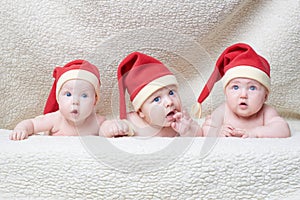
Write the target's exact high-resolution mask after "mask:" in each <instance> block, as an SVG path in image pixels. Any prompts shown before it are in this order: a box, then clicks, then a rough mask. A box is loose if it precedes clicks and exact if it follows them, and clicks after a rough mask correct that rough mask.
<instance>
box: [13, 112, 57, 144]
mask: <svg viewBox="0 0 300 200" xmlns="http://www.w3.org/2000/svg"><path fill="white" fill-rule="evenodd" d="M54 118H55V113H50V114H47V115H41V116H37V117H35V118H32V119H26V120H23V121H21V122H20V123H18V124H17V125H16V127H15V128H14V130H13V131H12V132H11V134H10V135H9V139H11V140H24V139H27V138H28V137H29V136H30V135H32V134H34V133H39V132H42V131H48V130H51V128H52V123H53V122H54V120H55V119H54Z"/></svg>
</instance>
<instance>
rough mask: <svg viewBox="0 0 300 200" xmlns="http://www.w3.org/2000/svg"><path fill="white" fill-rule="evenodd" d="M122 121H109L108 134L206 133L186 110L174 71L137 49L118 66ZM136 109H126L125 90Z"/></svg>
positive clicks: (166, 134) (176, 134)
mask: <svg viewBox="0 0 300 200" xmlns="http://www.w3.org/2000/svg"><path fill="white" fill-rule="evenodd" d="M118 83H119V97H120V120H112V121H114V122H116V121H118V123H112V121H109V120H107V121H106V122H105V123H103V126H102V127H103V128H105V129H106V130H107V131H106V132H103V134H104V135H112V134H117V135H120V134H124V133H126V132H129V135H135V136H147V137H151V136H162V137H174V136H202V129H201V127H200V126H199V125H198V123H196V122H195V121H194V120H193V119H192V118H191V117H190V116H189V115H188V114H187V113H186V112H184V111H183V110H182V105H181V99H180V96H179V94H178V83H177V80H176V78H175V76H174V75H173V73H172V72H171V71H169V69H168V68H167V67H166V66H164V65H163V64H162V63H161V62H160V61H158V60H156V59H155V58H153V57H150V56H148V55H145V54H142V53H140V52H133V53H131V54H129V55H128V56H127V57H126V58H125V59H124V60H123V61H122V62H121V63H120V65H119V67H118ZM126 90H127V91H128V93H129V96H130V101H131V102H132V106H133V108H134V111H133V112H129V113H127V112H126V102H125V91H126Z"/></svg>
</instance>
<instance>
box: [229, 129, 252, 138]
mask: <svg viewBox="0 0 300 200" xmlns="http://www.w3.org/2000/svg"><path fill="white" fill-rule="evenodd" d="M232 136H234V137H241V138H248V137H256V136H255V135H253V134H251V133H250V131H249V130H246V129H240V128H235V129H234V130H233V133H232Z"/></svg>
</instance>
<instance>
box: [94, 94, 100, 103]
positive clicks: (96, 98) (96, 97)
mask: <svg viewBox="0 0 300 200" xmlns="http://www.w3.org/2000/svg"><path fill="white" fill-rule="evenodd" d="M98 100H99V97H98V95H97V94H95V102H94V106H95V105H96V104H97V103H98Z"/></svg>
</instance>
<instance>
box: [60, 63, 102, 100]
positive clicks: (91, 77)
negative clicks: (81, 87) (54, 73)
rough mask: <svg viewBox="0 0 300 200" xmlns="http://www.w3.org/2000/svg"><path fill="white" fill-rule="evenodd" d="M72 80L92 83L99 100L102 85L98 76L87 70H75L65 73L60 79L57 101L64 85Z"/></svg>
mask: <svg viewBox="0 0 300 200" xmlns="http://www.w3.org/2000/svg"><path fill="white" fill-rule="evenodd" d="M72 79H81V80H85V81H88V82H89V83H91V84H92V85H93V86H94V88H95V92H96V95H97V99H99V90H100V83H99V80H98V78H97V76H96V75H95V74H93V73H92V72H89V71H87V70H82V69H73V70H70V71H67V72H65V73H63V74H62V75H61V76H60V77H59V79H58V81H57V83H56V99H57V100H58V94H59V92H60V89H61V87H62V86H63V84H64V83H65V82H66V81H69V80H72Z"/></svg>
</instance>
